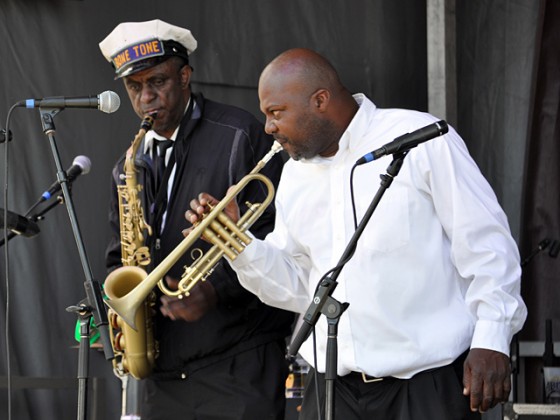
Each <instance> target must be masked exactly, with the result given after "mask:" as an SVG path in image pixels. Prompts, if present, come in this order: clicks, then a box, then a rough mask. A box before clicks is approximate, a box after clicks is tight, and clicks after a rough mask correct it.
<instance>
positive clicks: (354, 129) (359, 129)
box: [301, 93, 377, 163]
mask: <svg viewBox="0 0 560 420" xmlns="http://www.w3.org/2000/svg"><path fill="white" fill-rule="evenodd" d="M352 96H353V97H354V100H355V101H356V103H357V104H358V106H359V108H358V112H356V114H355V115H354V117H353V118H352V121H350V124H348V127H346V130H345V131H344V133H343V134H342V136H341V137H340V140H339V142H338V150H337V152H336V154H335V155H334V156H332V157H328V158H324V157H321V156H315V157H313V158H311V159H302V160H301V161H302V162H309V163H328V162H332V163H335V162H337V161H338V159H340V156H344V155H345V154H346V151H348V150H354V149H355V148H356V147H357V146H358V144H359V141H360V139H361V138H362V137H363V135H364V130H366V129H367V127H369V125H370V119H371V118H372V114H373V112H374V111H375V109H376V108H377V107H376V106H375V104H374V103H373V102H372V101H371V100H369V98H368V97H367V96H366V95H365V94H363V93H356V94H354V95H352Z"/></svg>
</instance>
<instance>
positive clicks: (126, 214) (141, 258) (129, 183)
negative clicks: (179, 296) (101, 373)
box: [104, 115, 157, 379]
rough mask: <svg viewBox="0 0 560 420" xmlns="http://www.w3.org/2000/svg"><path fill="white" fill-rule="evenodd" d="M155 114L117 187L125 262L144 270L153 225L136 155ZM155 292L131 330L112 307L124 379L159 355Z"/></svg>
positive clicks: (142, 373) (120, 287)
mask: <svg viewBox="0 0 560 420" xmlns="http://www.w3.org/2000/svg"><path fill="white" fill-rule="evenodd" d="M154 118H155V115H148V116H146V117H145V118H144V119H143V120H142V124H141V126H140V130H139V131H138V134H137V135H136V137H135V138H134V140H133V141H132V144H131V146H130V147H129V148H128V150H127V152H126V157H125V162H124V174H121V175H120V178H121V180H124V184H122V185H118V186H117V194H118V199H119V219H120V236H121V255H122V264H123V266H127V267H129V268H130V269H135V268H136V269H138V270H141V269H142V268H141V267H146V266H147V265H148V264H150V251H149V249H148V247H147V246H146V245H145V236H144V232H146V233H147V234H148V235H151V234H152V228H151V226H150V225H148V223H147V222H146V219H145V218H144V211H143V207H142V202H141V200H140V198H139V193H140V191H141V190H142V185H139V184H138V182H137V177H136V172H137V171H136V168H135V165H134V158H135V156H136V152H137V150H138V147H139V146H140V144H141V141H142V138H143V137H144V135H145V134H146V132H147V131H149V130H150V129H151V128H152V125H153V122H154ZM135 286H136V284H133V283H132V282H130V281H125V282H120V283H118V284H115V283H111V284H108V283H105V286H104V289H105V294H106V295H107V297H108V298H109V299H114V298H116V297H118V296H121V295H122V294H126V293H127V292H128V291H129V290H131V289H133V288H134V287H135ZM155 299H156V296H155V293H153V294H151V295H149V296H147V297H146V300H145V301H144V304H143V307H142V309H141V310H139V311H138V312H137V314H136V323H137V324H136V325H139V326H141V327H140V328H138V329H136V330H135V329H132V328H131V327H130V326H129V325H127V324H126V323H125V322H123V320H122V318H121V317H120V316H119V315H118V314H117V313H116V312H115V311H113V310H112V309H109V310H108V318H109V327H110V328H109V330H110V336H111V343H112V346H113V350H114V353H115V358H114V359H113V368H114V369H113V370H114V371H115V374H116V375H117V376H119V377H121V378H123V377H125V376H126V375H128V374H130V375H132V376H133V377H134V378H136V379H143V378H145V377H146V376H148V375H149V374H150V372H151V371H152V368H153V366H154V363H155V358H156V357H157V343H156V342H155V341H154V335H153V322H152V317H153V313H154V309H153V307H154V305H155Z"/></svg>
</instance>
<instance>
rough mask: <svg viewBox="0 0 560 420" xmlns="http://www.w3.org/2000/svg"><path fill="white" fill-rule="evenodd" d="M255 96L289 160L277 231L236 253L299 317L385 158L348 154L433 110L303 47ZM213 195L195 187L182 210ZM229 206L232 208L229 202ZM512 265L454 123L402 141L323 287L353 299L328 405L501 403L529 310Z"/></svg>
mask: <svg viewBox="0 0 560 420" xmlns="http://www.w3.org/2000/svg"><path fill="white" fill-rule="evenodd" d="M259 98H260V106H261V111H262V112H263V113H264V114H265V116H266V124H265V130H266V131H267V133H269V134H272V135H273V136H274V137H275V139H276V141H278V142H279V143H280V144H282V147H283V148H284V150H285V151H286V152H287V153H288V154H289V155H290V157H291V158H292V159H291V160H290V161H288V162H287V163H286V165H285V166H284V170H283V173H282V178H281V181H280V184H279V187H278V191H277V195H276V202H275V203H276V210H277V213H276V222H275V228H274V231H273V232H272V233H270V234H269V235H268V236H267V237H266V239H265V240H264V241H263V240H257V239H255V240H253V241H252V242H251V244H249V245H248V246H247V247H246V249H245V251H244V252H243V253H242V254H240V255H239V257H238V258H237V259H235V260H234V261H230V264H231V266H232V267H233V268H234V270H235V271H236V272H237V274H238V276H239V279H240V282H241V284H242V285H243V286H244V287H245V288H247V289H248V290H250V291H252V292H253V293H255V294H257V295H258V296H259V298H260V299H261V300H262V301H263V302H265V303H267V304H269V305H272V306H277V307H280V308H284V309H288V310H291V311H295V312H298V313H300V314H305V312H306V311H307V310H308V308H309V305H310V303H311V301H312V299H313V297H314V296H315V292H316V287H317V285H318V282H319V280H320V279H321V278H322V277H323V276H324V275H325V274H327V273H328V272H329V270H331V269H332V268H334V267H335V266H336V265H337V263H338V262H339V259H340V257H341V255H342V254H343V252H344V251H345V248H346V246H347V244H348V242H349V241H350V239H351V238H352V235H353V234H354V232H355V228H356V221H358V222H359V221H360V220H361V218H362V217H363V215H364V213H365V212H366V210H367V209H368V206H369V205H370V203H371V202H372V199H373V198H374V196H375V195H376V192H377V190H378V182H379V179H380V175H383V174H385V172H386V170H387V167H388V165H389V164H390V163H391V159H390V158H389V157H387V158H385V159H379V160H374V161H373V162H370V163H367V164H365V165H361V166H358V167H355V166H356V165H355V164H356V161H357V160H358V159H360V158H361V157H362V156H364V155H366V154H367V153H368V152H370V151H371V150H376V149H378V148H380V147H381V146H383V145H384V144H386V143H389V142H390V141H392V140H393V139H395V138H397V137H399V136H401V135H403V134H405V133H408V132H412V131H414V130H417V129H419V128H421V127H423V126H426V125H429V124H431V123H434V122H435V121H437V120H436V118H435V117H433V116H431V115H429V114H426V113H421V112H416V111H409V110H402V109H379V108H377V107H376V106H375V105H374V104H373V103H372V102H371V101H370V100H369V99H368V98H367V97H365V96H364V95H363V94H356V95H351V94H350V92H349V91H348V90H347V89H346V88H345V87H344V86H343V85H342V84H341V82H340V80H339V77H338V75H337V73H336V71H335V69H334V68H333V67H332V66H331V64H330V63H329V62H328V61H327V60H326V59H325V58H324V57H322V56H320V55H318V54H317V53H315V52H313V51H311V50H306V49H293V50H288V51H286V52H284V53H283V54H281V55H280V56H278V57H277V58H276V59H274V60H273V61H272V62H271V63H270V64H269V65H268V66H267V67H266V68H265V69H264V71H263V73H262V74H261V77H260V81H259ZM354 167H355V168H354ZM354 197H355V212H356V213H355V214H354V210H353V209H354V206H353V202H352V200H353V198H354ZM215 201H216V200H215V198H213V197H211V196H209V195H207V194H204V193H203V194H201V195H199V197H198V198H197V199H195V200H193V201H192V202H191V209H192V210H189V211H188V212H187V214H186V218H187V220H189V221H191V222H195V221H197V220H198V219H199V217H200V214H202V213H203V212H204V211H205V210H206V209H207V204H208V203H209V202H215ZM227 212H228V214H229V215H230V216H231V217H233V218H234V219H235V218H238V217H239V212H238V210H237V208H236V206H235V204H234V203H232V204H231V205H229V206H228V209H227ZM520 274H521V270H520V264H519V254H518V250H517V246H516V243H515V242H514V240H513V238H512V237H511V234H510V231H509V227H508V222H507V218H506V216H505V214H504V212H503V210H502V209H501V207H500V205H499V204H498V202H497V199H496V197H495V195H494V193H493V191H492V189H491V187H490V186H489V184H488V182H487V181H486V180H485V179H484V177H483V176H482V174H481V173H480V171H479V169H478V168H477V166H476V164H475V163H474V161H473V160H472V158H471V157H470V156H469V154H468V151H467V148H466V146H465V144H464V142H463V140H462V139H461V138H460V136H459V135H458V134H457V133H456V132H455V130H454V129H453V128H450V129H449V133H448V134H445V135H444V136H442V137H438V138H435V139H433V140H431V141H429V142H426V143H423V144H421V145H419V146H418V147H416V148H413V149H411V150H410V151H409V152H408V153H407V154H406V157H405V158H404V161H403V165H402V168H401V169H400V172H399V174H398V176H396V177H395V178H394V180H393V182H392V184H391V186H390V188H388V189H387V191H386V193H385V194H384V195H383V197H382V199H381V200H380V202H379V205H378V207H377V208H376V209H375V211H374V213H373V215H372V217H371V219H370V221H369V223H368V224H367V226H366V228H365V230H364V232H363V235H362V236H361V238H360V240H359V241H358V243H357V247H356V250H355V253H354V254H353V256H352V258H351V259H350V260H349V261H348V262H347V264H346V265H345V266H344V268H343V269H342V270H341V272H340V275H339V277H338V279H337V281H338V285H337V287H336V289H335V290H334V293H333V294H332V297H333V298H334V299H336V300H337V301H339V302H347V303H348V304H349V307H348V308H347V309H346V311H345V312H344V313H343V314H342V316H341V317H340V322H339V325H338V358H337V370H338V372H337V373H338V376H337V379H336V381H335V392H334V395H335V402H334V407H335V415H336V418H338V419H344V420H348V419H365V418H368V419H370V418H375V419H378V418H379V419H383V420H387V419H398V420H406V419H410V420H412V419H414V420H419V419H421V420H423V419H425V420H434V419H436V420H438V419H441V420H451V419H453V420H455V419H457V420H459V419H475V418H480V412H484V411H486V410H488V409H490V408H491V407H493V406H495V405H496V404H497V403H500V402H504V401H507V398H508V395H509V393H510V390H511V382H510V366H509V345H510V341H511V339H512V337H513V335H514V334H515V333H516V332H517V331H519V330H520V329H521V327H522V325H523V322H524V321H525V318H526V307H525V305H524V303H523V301H522V299H521V296H520ZM327 329H328V327H327V321H326V318H325V317H324V316H321V317H319V319H318V321H317V323H316V325H315V332H316V345H317V347H316V349H315V348H314V347H313V340H312V339H311V338H309V339H308V340H307V341H306V342H305V343H303V345H302V346H301V350H300V353H301V355H302V356H303V357H304V359H305V360H306V361H307V362H309V363H310V364H311V365H312V366H313V367H314V368H315V369H314V371H313V374H317V376H318V378H319V381H318V382H317V384H318V389H317V386H316V384H315V383H313V381H309V383H308V385H307V388H306V390H305V393H304V401H303V407H302V413H301V416H300V419H305V420H311V419H316V418H318V417H317V416H318V413H317V405H319V408H321V410H322V407H321V405H323V404H324V402H325V390H324V384H323V382H324V375H323V373H324V372H325V363H326V357H325V355H326V344H327ZM315 350H316V353H317V365H316V366H314V365H315V363H314V351H315ZM467 353H468V355H467ZM317 394H318V395H319V398H320V402H321V404H317V403H316V400H315V398H316V395H317Z"/></svg>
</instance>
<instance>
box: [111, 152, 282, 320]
mask: <svg viewBox="0 0 560 420" xmlns="http://www.w3.org/2000/svg"><path fill="white" fill-rule="evenodd" d="M280 150H282V146H281V145H280V144H279V143H278V142H276V141H275V142H274V144H273V145H272V148H271V149H270V151H269V152H268V153H267V154H266V155H265V156H264V157H263V158H262V159H261V160H260V161H259V162H258V163H257V165H256V166H255V167H254V168H253V170H252V171H251V172H250V173H249V174H248V175H246V176H245V177H243V178H242V179H241V181H239V183H237V184H236V185H235V186H234V187H233V188H231V189H230V190H229V192H228V193H227V195H226V196H225V197H224V198H223V199H222V200H221V201H220V202H219V203H218V204H216V205H215V206H214V207H213V208H212V209H211V210H210V212H209V213H207V214H206V215H205V216H204V217H203V218H202V220H200V221H199V222H198V223H196V224H195V226H194V229H193V230H192V231H191V232H190V234H189V235H188V236H186V237H185V239H183V240H182V241H181V242H180V243H179V245H177V247H176V248H175V249H173V251H171V252H170V253H169V255H167V256H166V257H165V258H164V259H163V261H162V262H161V263H160V264H159V265H158V266H157V267H155V268H154V269H153V270H152V271H151V273H150V274H149V275H148V274H146V272H145V271H144V270H143V269H142V268H140V267H126V266H124V267H120V268H117V269H116V270H114V271H113V272H112V273H111V274H109V276H108V277H107V279H106V280H105V287H108V285H109V287H110V285H111V284H112V283H116V284H136V286H135V287H134V288H133V289H131V290H130V291H128V292H127V293H126V294H125V293H123V294H122V296H119V294H118V292H116V293H115V294H114V295H113V296H112V297H111V298H110V299H107V300H105V303H106V304H107V305H108V306H109V307H110V308H111V309H112V310H113V311H115V312H116V313H117V315H118V316H120V317H121V318H122V320H124V322H126V323H127V324H128V325H129V326H130V327H131V328H133V329H134V330H137V326H136V319H137V312H138V309H139V308H140V305H141V304H142V303H143V302H144V301H145V299H146V297H147V296H148V295H149V294H150V293H151V292H152V290H153V289H154V287H155V286H156V284H157V285H158V286H159V288H160V289H161V291H162V292H163V293H164V294H166V295H168V296H175V297H178V298H179V299H182V298H184V297H185V296H188V295H189V294H190V290H191V289H192V288H193V287H194V286H195V285H196V283H198V282H199V281H204V280H206V278H207V277H208V276H209V275H210V274H211V273H212V271H213V270H214V267H215V266H216V264H217V263H218V261H219V260H220V258H221V257H222V256H223V255H224V254H225V255H227V257H228V258H230V259H231V260H234V259H235V258H236V257H237V255H239V254H240V253H241V252H243V250H244V249H245V247H246V246H247V245H249V243H250V242H251V237H250V236H248V235H247V234H246V233H245V231H247V230H248V229H249V228H250V227H251V226H252V225H253V223H255V222H256V221H257V220H258V219H259V217H260V216H261V215H262V213H263V212H264V211H265V210H266V208H267V207H268V206H269V205H270V203H271V202H272V200H273V199H274V185H273V184H272V182H271V181H270V179H268V178H267V177H266V176H264V175H262V174H259V173H258V172H259V171H260V170H261V169H262V168H263V167H264V166H265V165H266V164H267V163H268V161H269V160H270V159H271V158H272V157H273V156H274V155H275V154H276V153H278V152H279V151H280ZM252 181H258V182H262V183H263V184H264V185H265V187H266V188H267V192H268V193H267V196H266V197H265V199H264V201H263V202H262V203H255V204H252V203H246V204H247V207H248V211H247V212H245V214H244V215H243V216H241V218H240V219H239V220H238V221H237V223H236V222H234V221H233V220H231V219H230V218H229V217H228V216H227V215H226V214H225V213H224V209H225V208H226V206H227V205H228V204H229V203H230V202H231V200H234V199H235V198H236V196H237V195H238V194H239V193H240V192H241V191H242V190H243V188H245V186H246V185H247V184H248V183H249V182H252ZM202 236H204V238H205V239H206V240H208V241H209V242H211V243H212V244H213V246H212V247H211V248H210V249H209V250H208V251H207V253H206V254H203V253H202V251H201V250H195V251H198V253H199V255H198V258H197V259H196V260H195V262H194V263H193V265H192V266H190V267H185V272H184V274H183V276H182V277H181V280H180V281H179V285H178V288H177V290H170V289H169V288H168V287H167V286H166V284H165V280H164V279H163V277H164V276H165V274H166V273H167V272H168V271H169V270H170V269H171V267H172V266H173V265H174V264H175V263H176V262H177V261H178V260H179V258H180V257H181V256H182V255H183V254H184V253H185V252H186V251H187V250H188V249H190V248H191V247H192V245H193V244H194V243H195V242H196V241H197V240H198V239H199V238H200V237H202Z"/></svg>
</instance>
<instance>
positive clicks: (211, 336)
mask: <svg viewBox="0 0 560 420" xmlns="http://www.w3.org/2000/svg"><path fill="white" fill-rule="evenodd" d="M99 46H100V48H101V51H102V53H103V55H104V56H105V58H106V59H107V60H108V61H109V62H110V63H111V64H112V65H113V67H114V69H115V72H116V78H121V79H122V80H123V81H124V85H125V88H126V90H127V93H128V95H129V98H130V101H131V104H132V106H133V108H134V110H135V112H136V113H137V114H138V116H139V117H140V118H141V119H143V118H144V117H145V116H146V115H148V114H157V116H156V118H155V120H154V124H153V127H152V130H150V131H148V132H147V133H146V135H145V137H144V139H143V142H142V144H141V146H140V147H139V149H138V152H137V155H136V157H135V167H136V169H137V170H138V173H137V182H138V184H140V185H142V186H143V189H142V191H141V202H142V206H143V208H144V214H145V215H146V218H147V221H148V224H149V225H150V226H151V227H152V230H153V232H152V234H151V235H149V236H148V237H147V241H146V245H147V246H148V247H149V249H150V256H151V263H150V266H149V267H148V271H150V269H153V267H155V266H157V265H158V264H160V262H161V261H162V260H163V259H164V258H165V257H166V256H167V255H168V254H169V253H170V252H171V251H173V250H174V249H175V248H176V247H177V245H178V244H179V242H181V240H182V239H183V236H182V231H183V230H185V229H187V228H189V227H190V225H189V224H188V223H187V222H186V220H185V218H184V210H185V207H186V206H187V203H188V202H189V201H190V200H191V199H192V198H193V197H195V196H196V195H197V194H198V193H199V192H200V191H209V192H211V193H212V194H213V195H214V196H216V197H223V196H225V194H226V191H227V189H228V187H230V186H231V185H233V184H235V183H237V182H239V181H240V180H241V179H242V178H243V177H244V176H245V175H247V174H248V173H249V172H250V171H251V170H252V169H253V167H254V166H255V165H256V164H257V162H258V161H259V160H260V159H261V158H262V157H263V156H264V155H265V154H266V153H267V152H268V151H269V150H270V148H271V145H272V143H273V139H272V138H271V137H270V136H268V135H266V134H265V133H264V130H263V126H262V124H261V123H259V122H258V121H257V120H256V118H255V117H254V116H252V115H251V114H249V113H248V112H246V111H244V110H241V109H239V108H235V107H232V106H229V105H224V104H220V103H216V102H213V101H210V100H208V99H206V98H204V97H203V96H202V95H201V94H195V93H192V92H191V87H190V81H191V75H192V72H193V69H192V67H191V66H190V65H189V58H190V54H191V53H192V52H193V51H194V50H195V49H196V47H197V42H196V40H195V38H194V37H193V36H192V34H191V32H190V31H189V30H187V29H184V28H180V27H177V26H174V25H170V24H168V23H166V22H163V21H161V20H152V21H148V22H134V23H133V22H128V23H122V24H120V25H118V26H117V27H116V28H115V29H114V30H113V32H111V33H110V34H109V35H108V36H107V37H106V38H105V39H104V40H103V41H102V42H101V43H100V44H99ZM169 140H170V141H169ZM160 142H161V143H164V142H165V143H170V144H171V147H169V148H167V150H166V151H164V152H163V154H162V155H163V158H164V159H165V169H164V170H163V171H160V172H159V173H158V171H156V168H154V166H155V162H156V161H157V158H156V153H157V152H156V144H159V143H160ZM157 148H160V147H159V146H158V147H157ZM123 162H124V156H123V157H121V159H120V160H119V161H118V162H117V164H116V166H115V168H114V170H113V185H112V204H111V209H110V222H111V227H112V239H111V242H110V244H109V247H108V249H107V259H106V262H107V267H108V269H109V271H112V270H113V269H115V268H117V267H118V266H120V265H122V260H121V258H122V255H121V237H120V227H119V226H120V223H119V221H120V219H119V212H120V211H121V210H122V209H120V208H119V202H118V195H117V186H118V185H122V184H123V182H124V181H123V180H122V179H121V176H120V175H121V174H122V173H123ZM282 164H283V162H282V159H281V157H280V156H279V155H277V156H276V157H273V158H272V159H271V161H270V162H269V163H268V164H267V165H266V166H265V168H264V169H263V170H262V171H261V173H263V174H264V175H266V176H267V177H268V178H270V179H271V180H272V182H273V183H274V184H277V183H278V180H279V177H280V172H281V169H282ZM156 183H157V185H156ZM265 193H266V192H265V191H264V188H263V187H262V185H260V183H258V182H252V183H250V184H249V185H248V186H247V188H245V189H244V190H243V191H242V192H241V193H240V194H239V195H238V197H237V198H238V201H239V203H240V205H241V207H242V209H243V208H244V206H246V205H245V204H243V203H246V202H251V203H259V202H262V201H263V200H264V196H265ZM272 207H273V206H269V208H268V209H267V211H266V212H265V213H264V214H263V216H262V217H261V218H260V219H259V220H258V221H257V222H256V223H255V224H254V225H253V226H252V228H251V232H252V234H254V235H255V236H257V237H260V238H263V237H264V236H265V235H266V234H267V233H268V232H270V231H271V230H272V228H273V226H272V225H273V221H274V210H273V209H272ZM194 247H195V248H200V249H202V250H203V251H206V250H207V249H208V248H209V247H210V245H209V244H208V243H206V242H204V241H202V240H199V241H198V242H197V243H195V245H194ZM192 263H193V257H192V256H191V255H190V252H186V253H185V254H184V255H183V256H181V258H180V259H179V261H178V262H177V263H176V264H175V265H173V266H172V267H170V268H169V271H168V272H167V276H166V280H167V282H168V285H169V286H170V287H174V286H175V285H176V282H177V279H179V278H180V277H181V276H182V274H183V272H184V266H191V265H192ZM292 321H293V313H291V312H286V311H282V310H279V309H275V308H271V307H269V306H266V305H264V304H263V303H262V302H260V300H259V299H258V298H256V297H255V296H254V295H253V294H251V293H249V292H247V291H246V290H245V289H244V288H243V287H241V286H240V284H239V282H238V280H237V277H236V275H235V273H234V272H233V271H232V270H231V268H230V267H229V266H228V264H226V263H224V262H223V261H221V262H219V263H218V265H217V266H216V268H215V270H214V272H213V273H212V275H211V276H210V277H209V278H208V279H207V280H206V281H204V282H199V283H198V284H197V285H196V286H195V287H194V288H193V289H192V290H191V294H190V295H189V296H188V297H185V298H184V299H177V298H174V297H169V296H166V295H163V296H160V299H159V302H158V310H157V311H156V315H155V316H154V324H155V338H156V341H157V342H158V344H159V356H158V357H157V359H156V363H155V365H156V366H155V368H154V371H153V373H152V374H151V375H150V376H149V378H148V379H146V380H145V381H144V382H145V384H144V386H143V387H142V388H143V389H144V390H145V392H144V394H145V395H144V398H143V399H142V400H143V401H142V410H141V411H142V412H141V415H142V419H146V420H147V419H171V418H177V419H178V418H181V419H198V420H203V419H218V418H219V419H232V420H233V419H239V420H241V419H278V420H282V419H283V418H284V404H285V401H284V388H285V380H286V377H287V365H286V362H285V358H284V354H285V338H286V337H287V336H288V335H289V334H290V332H291V324H292Z"/></svg>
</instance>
